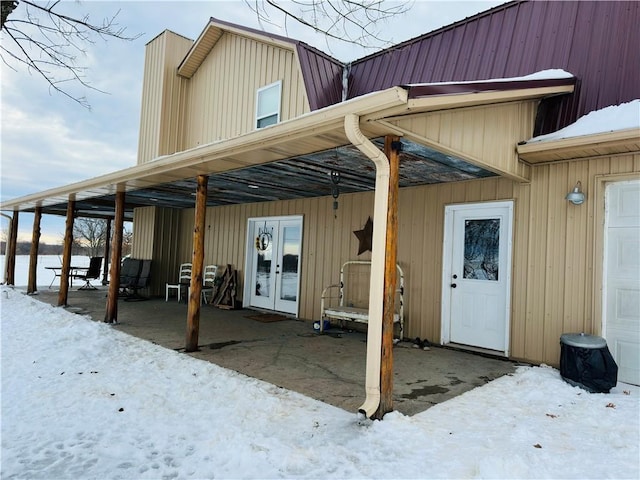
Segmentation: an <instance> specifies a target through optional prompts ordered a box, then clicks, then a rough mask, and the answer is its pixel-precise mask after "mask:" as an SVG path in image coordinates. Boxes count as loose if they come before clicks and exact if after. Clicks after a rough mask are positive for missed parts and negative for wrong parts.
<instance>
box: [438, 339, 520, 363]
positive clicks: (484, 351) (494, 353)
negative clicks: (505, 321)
mask: <svg viewBox="0 0 640 480" xmlns="http://www.w3.org/2000/svg"><path fill="white" fill-rule="evenodd" d="M442 346H443V347H445V348H451V349H452V350H465V351H469V352H473V353H479V354H480V355H484V356H487V357H499V358H504V359H508V358H509V356H508V355H507V354H506V353H505V352H503V351H502V350H491V349H490V348H482V347H474V346H472V345H465V344H462V343H453V342H450V343H445V344H443V345H442Z"/></svg>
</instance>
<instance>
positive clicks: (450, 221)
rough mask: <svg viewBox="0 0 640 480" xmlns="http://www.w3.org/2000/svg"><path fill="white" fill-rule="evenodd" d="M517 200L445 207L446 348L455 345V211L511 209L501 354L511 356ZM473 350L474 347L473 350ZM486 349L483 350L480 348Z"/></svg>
mask: <svg viewBox="0 0 640 480" xmlns="http://www.w3.org/2000/svg"><path fill="white" fill-rule="evenodd" d="M513 204H514V202H513V200H507V201H496V202H478V203H463V204H451V205H445V214H444V237H443V242H442V245H443V248H442V284H441V287H442V288H441V289H442V296H441V303H442V309H441V311H442V318H441V329H440V332H441V333H440V343H441V344H442V345H445V344H448V343H451V301H450V300H451V292H450V289H449V285H450V284H451V282H452V277H451V276H452V257H453V256H452V249H453V229H454V212H455V211H465V210H478V209H482V208H487V209H495V208H507V209H508V217H509V222H508V223H507V226H506V231H505V232H504V233H505V235H506V239H507V257H506V259H505V260H506V276H505V289H506V291H505V295H506V302H505V309H504V318H505V329H504V334H505V338H504V345H505V349H504V352H501V353H502V354H503V355H504V356H505V357H508V356H509V353H510V341H509V340H510V328H511V314H510V313H511V270H512V257H513ZM470 348H471V349H473V347H470ZM480 350H482V349H480Z"/></svg>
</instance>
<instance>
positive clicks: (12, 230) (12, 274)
mask: <svg viewBox="0 0 640 480" xmlns="http://www.w3.org/2000/svg"><path fill="white" fill-rule="evenodd" d="M18 213H19V212H18V211H17V210H16V211H15V212H13V217H11V223H10V224H9V244H8V245H7V254H6V257H5V260H6V262H7V270H6V279H5V280H6V282H5V283H6V284H7V285H15V284H16V252H17V250H18Z"/></svg>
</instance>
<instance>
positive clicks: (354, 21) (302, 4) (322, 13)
mask: <svg viewBox="0 0 640 480" xmlns="http://www.w3.org/2000/svg"><path fill="white" fill-rule="evenodd" d="M245 3H246V4H247V6H248V7H249V8H250V9H251V10H253V12H255V14H256V15H257V17H258V22H260V23H263V22H264V23H269V24H271V25H277V23H276V22H274V21H273V20H272V15H273V14H277V15H279V16H282V18H283V19H284V28H285V31H286V26H287V23H288V21H294V22H297V23H299V24H301V25H304V26H306V27H309V28H311V29H313V30H314V31H316V32H318V33H322V34H324V35H325V36H326V37H327V39H334V40H339V41H342V42H346V43H351V44H354V45H357V46H359V47H363V48H380V47H384V46H388V45H390V44H391V39H390V38H388V36H387V35H385V34H384V33H383V30H382V26H383V24H384V23H385V22H386V21H387V20H389V19H390V18H392V17H395V16H397V15H402V14H404V13H406V12H407V11H408V10H409V9H410V7H411V5H410V3H409V2H385V1H384V0H360V1H354V0H293V1H289V2H286V3H287V6H284V2H279V1H278V0H245ZM291 5H293V7H291Z"/></svg>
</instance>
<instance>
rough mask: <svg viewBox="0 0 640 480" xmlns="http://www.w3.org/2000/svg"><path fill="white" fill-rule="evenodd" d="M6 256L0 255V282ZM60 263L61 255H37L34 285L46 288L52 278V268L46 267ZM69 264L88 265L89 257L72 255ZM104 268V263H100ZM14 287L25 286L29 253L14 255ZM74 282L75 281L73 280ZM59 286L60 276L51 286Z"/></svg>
mask: <svg viewBox="0 0 640 480" xmlns="http://www.w3.org/2000/svg"><path fill="white" fill-rule="evenodd" d="M5 259H6V256H4V255H2V256H0V282H4V262H5ZM61 265H62V255H38V268H37V270H36V285H37V286H38V288H40V289H42V288H48V287H49V284H50V283H51V280H53V270H47V269H46V267H60V266H61ZM71 265H73V266H74V267H88V266H89V257H86V256H84V255H73V256H72V257H71ZM102 268H104V263H103V264H102ZM100 278H102V277H100ZM15 280H16V282H15V284H16V287H25V288H26V287H27V283H28V282H29V255H16V275H15ZM74 283H75V282H74ZM59 287H60V278H56V281H55V282H53V285H51V288H56V289H57V288H59Z"/></svg>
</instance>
